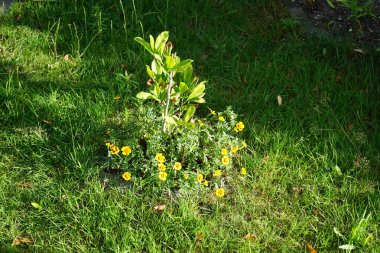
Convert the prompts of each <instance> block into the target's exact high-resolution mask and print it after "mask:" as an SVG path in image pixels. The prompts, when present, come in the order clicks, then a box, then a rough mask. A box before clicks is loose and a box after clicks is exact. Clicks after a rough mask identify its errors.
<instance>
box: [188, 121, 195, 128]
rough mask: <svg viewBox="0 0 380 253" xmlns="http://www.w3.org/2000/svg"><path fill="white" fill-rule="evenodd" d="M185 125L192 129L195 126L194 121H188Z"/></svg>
mask: <svg viewBox="0 0 380 253" xmlns="http://www.w3.org/2000/svg"><path fill="white" fill-rule="evenodd" d="M185 126H186V127H187V128H189V129H194V128H195V127H196V125H195V123H193V122H188V123H186V124H185Z"/></svg>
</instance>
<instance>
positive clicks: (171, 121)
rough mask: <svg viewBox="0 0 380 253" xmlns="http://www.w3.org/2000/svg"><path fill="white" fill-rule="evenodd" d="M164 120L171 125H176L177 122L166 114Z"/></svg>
mask: <svg viewBox="0 0 380 253" xmlns="http://www.w3.org/2000/svg"><path fill="white" fill-rule="evenodd" d="M165 121H166V122H167V123H168V124H171V125H177V122H176V120H175V119H174V118H173V117H170V116H166V117H165Z"/></svg>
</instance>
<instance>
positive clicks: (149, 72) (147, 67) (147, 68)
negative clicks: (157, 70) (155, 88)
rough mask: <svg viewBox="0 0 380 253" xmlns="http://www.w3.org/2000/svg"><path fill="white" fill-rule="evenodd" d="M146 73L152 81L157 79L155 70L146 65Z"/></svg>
mask: <svg viewBox="0 0 380 253" xmlns="http://www.w3.org/2000/svg"><path fill="white" fill-rule="evenodd" d="M146 73H148V76H149V77H150V78H152V79H154V78H155V77H156V75H155V74H154V72H153V70H152V69H151V68H150V67H149V66H148V65H146Z"/></svg>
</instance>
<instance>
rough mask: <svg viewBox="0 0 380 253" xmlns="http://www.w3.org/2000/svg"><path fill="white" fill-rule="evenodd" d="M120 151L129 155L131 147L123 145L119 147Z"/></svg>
mask: <svg viewBox="0 0 380 253" xmlns="http://www.w3.org/2000/svg"><path fill="white" fill-rule="evenodd" d="M121 152H122V153H123V155H130V154H131V153H132V149H131V147H129V146H124V147H122V148H121Z"/></svg>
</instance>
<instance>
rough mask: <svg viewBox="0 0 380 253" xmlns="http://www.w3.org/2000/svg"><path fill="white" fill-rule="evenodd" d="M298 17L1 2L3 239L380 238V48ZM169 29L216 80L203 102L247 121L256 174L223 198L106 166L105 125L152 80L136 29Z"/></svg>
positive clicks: (1, 248)
mask: <svg viewBox="0 0 380 253" xmlns="http://www.w3.org/2000/svg"><path fill="white" fill-rule="evenodd" d="M287 19H289V17H288V16H287V14H286V11H285V9H284V7H282V6H281V4H280V3H279V2H278V1H259V0H256V1H248V0H246V1H244V0H239V1H187V0H178V1H169V0H167V1H164V0H159V1H154V2H153V3H152V2H151V1H120V2H118V1H115V4H110V3H109V1H83V0H75V1H73V0H67V1H20V2H17V3H16V4H15V6H14V7H13V9H12V10H11V12H10V13H8V14H6V15H2V16H0V127H1V132H0V203H1V205H0V252H307V251H308V250H307V248H306V244H307V243H309V244H311V245H313V247H314V248H315V249H316V250H317V251H318V252H337V251H338V250H339V249H338V247H339V246H340V245H343V244H348V243H353V244H354V245H355V246H356V247H357V250H356V251H355V252H379V251H380V247H379V245H380V238H379V236H380V233H379V231H378V230H379V225H378V224H380V217H379V212H378V210H379V208H380V195H379V186H380V184H379V179H380V172H379V168H380V155H379V153H380V152H379V147H380V134H379V133H380V131H379V130H380V129H379V120H378V119H379V118H380V115H379V108H380V103H379V99H378V98H379V95H380V90H379V87H380V86H379V83H380V75H379V73H380V60H379V59H380V55H379V52H376V51H375V50H374V49H371V48H365V50H366V54H364V55H362V54H359V53H355V52H354V51H353V49H355V48H357V47H361V45H355V44H353V43H350V42H339V43H338V42H331V41H318V40H316V39H315V38H309V37H307V35H306V34H305V33H304V32H303V31H302V29H300V28H299V27H296V28H294V27H286V26H284V25H283V24H284V23H286V20H287ZM284 20H285V21H284ZM163 30H168V31H170V36H171V39H172V40H173V41H174V42H175V47H176V51H177V52H179V55H180V56H182V58H183V59H185V58H192V59H194V61H195V70H196V73H197V75H198V76H200V77H201V79H204V80H208V81H209V82H208V86H207V93H206V100H207V102H208V104H207V105H208V106H209V107H211V108H214V109H216V110H222V109H224V108H225V107H226V106H228V105H232V107H233V109H234V110H235V111H236V112H238V113H239V114H241V115H242V119H243V121H244V122H245V123H246V126H247V129H246V131H245V136H244V137H245V139H246V140H247V142H248V145H249V146H250V148H251V149H252V150H253V153H254V155H252V156H250V157H247V158H246V160H247V169H248V171H249V177H248V178H247V179H246V180H244V181H238V180H237V181H236V182H234V184H233V185H231V186H230V188H229V194H227V195H226V197H225V198H223V199H222V200H221V201H219V202H215V200H214V198H213V197H212V196H210V195H208V194H206V193H204V192H199V191H197V190H195V191H190V192H185V193H184V194H182V195H181V196H180V197H175V198H173V197H172V196H170V195H168V193H167V192H166V191H163V192H162V193H157V192H155V191H153V189H151V188H149V187H146V188H142V187H135V188H132V189H131V188H129V187H128V185H126V184H125V183H123V182H122V180H121V179H120V178H119V177H118V176H115V175H107V174H104V173H103V172H102V168H103V167H104V156H105V155H106V150H104V141H105V140H106V139H107V134H106V132H107V131H108V130H109V129H111V131H112V132H115V133H117V132H118V129H120V128H121V127H122V125H121V122H122V121H120V118H121V117H123V116H122V115H123V108H125V107H127V108H133V106H134V104H136V100H135V98H134V96H135V94H136V93H137V92H138V91H140V90H143V89H145V87H146V85H145V83H146V79H147V77H146V75H145V68H144V66H145V64H146V63H147V62H148V60H149V56H148V55H147V53H145V52H144V51H143V50H142V48H140V47H139V45H138V44H137V43H135V42H134V41H133V38H134V37H135V36H143V37H145V38H147V36H148V35H149V34H153V35H157V34H158V33H159V32H161V31H163ZM67 54H69V55H70V57H71V58H70V61H66V60H65V59H64V56H65V55H67ZM125 71H128V75H130V78H129V79H126V78H123V77H121V76H120V75H118V74H124V72H125ZM117 95H118V96H121V98H122V99H121V100H120V101H116V100H114V99H113V98H114V96H117ZM278 95H280V96H281V97H282V99H283V104H282V106H279V105H278V104H277V96H278ZM202 110H203V112H207V110H208V109H207V108H206V107H204V108H203V109H201V111H202ZM336 166H338V167H339V168H340V170H341V172H342V174H340V173H338V172H337V170H336ZM105 177H107V179H108V180H109V182H108V183H105V182H104V179H105ZM20 182H30V184H31V185H30V186H29V187H20V186H19V185H18V183H20ZM41 201H43V203H42V210H38V209H35V208H34V207H33V206H32V205H31V202H36V203H41ZM156 204H166V205H167V208H166V210H165V211H164V212H163V213H157V212H155V211H153V207H154V206H155V205H156ZM368 215H370V216H368ZM366 217H369V218H368V221H367V223H366V222H365V221H364V220H362V219H363V218H366ZM361 220H362V221H361ZM359 224H360V226H359ZM358 226H359V228H361V229H362V232H359V233H357V234H356V235H355V236H352V232H351V231H352V230H353V229H355V227H356V228H357V227H358ZM334 227H336V228H337V229H338V230H339V231H340V232H341V233H342V234H343V235H344V236H345V237H346V239H344V238H341V237H339V236H338V235H337V234H336V233H334ZM199 233H203V241H202V243H200V244H196V239H197V236H198V235H199ZM247 233H253V234H255V235H256V237H257V238H256V239H255V240H253V241H249V240H246V239H244V236H245V235H246V234H247ZM369 234H372V236H373V239H371V240H369V242H368V243H367V244H366V245H362V244H361V243H360V241H363V240H364V239H365V238H366V237H367V236H368V235H369ZM16 237H27V238H30V239H32V240H33V241H34V242H33V244H32V245H19V246H12V241H13V240H14V239H15V238H16ZM350 238H351V239H350Z"/></svg>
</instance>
